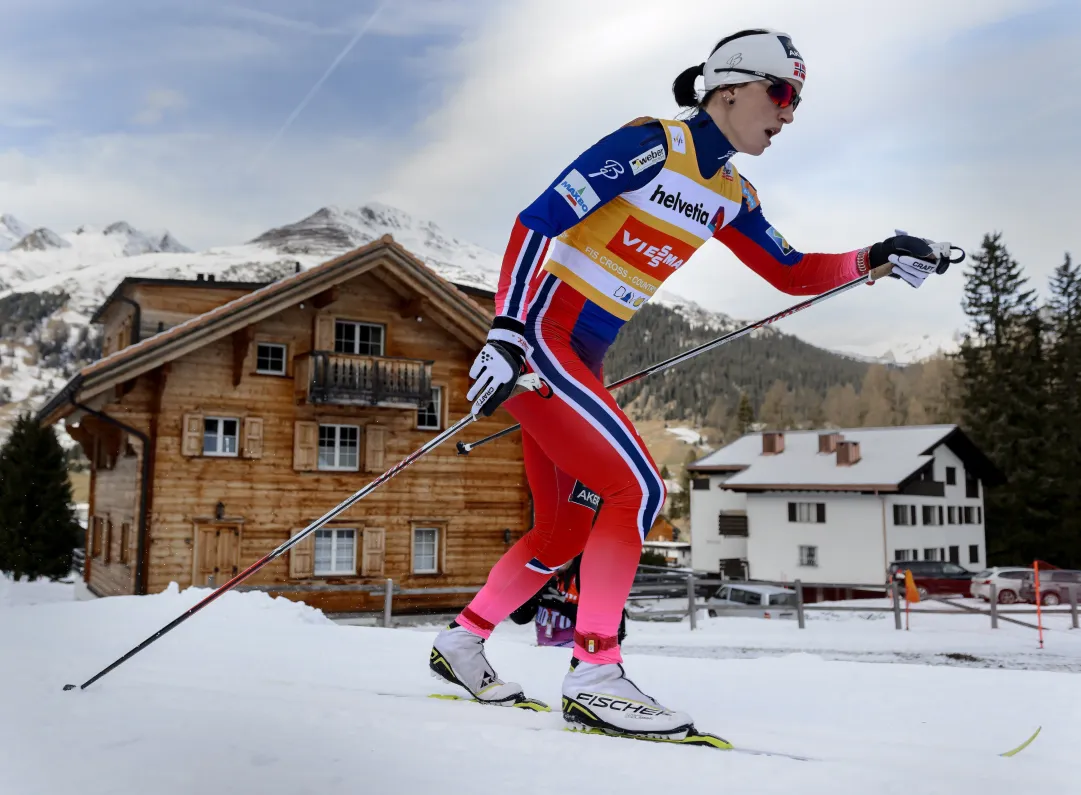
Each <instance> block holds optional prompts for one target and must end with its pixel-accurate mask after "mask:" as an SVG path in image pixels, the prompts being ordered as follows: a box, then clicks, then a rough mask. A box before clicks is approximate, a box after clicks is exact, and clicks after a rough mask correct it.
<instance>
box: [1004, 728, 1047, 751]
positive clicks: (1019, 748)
mask: <svg viewBox="0 0 1081 795" xmlns="http://www.w3.org/2000/svg"><path fill="white" fill-rule="evenodd" d="M1042 729H1043V726H1037V727H1036V731H1034V732H1033V733H1032V736H1031V737H1029V738H1028V739H1027V740H1025V741H1024V742H1023V743H1021V744H1020V745H1019V746H1017V747H1016V748H1011V749H1010V750H1009V751H1003V752H1002V753H1001V754H999V756H1016V755H1017V754H1019V753H1020V752H1021V751H1023V750H1025V749H1026V748H1028V747H1029V745H1031V744H1032V741H1033V740H1035V739H1036V736H1037V735H1038V734H1039V733H1040V731H1041V730H1042Z"/></svg>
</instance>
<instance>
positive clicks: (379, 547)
mask: <svg viewBox="0 0 1081 795" xmlns="http://www.w3.org/2000/svg"><path fill="white" fill-rule="evenodd" d="M385 557H386V531H385V530H383V529H382V528H379V527H365V528H364V557H363V560H362V562H361V569H360V573H361V576H363V577H382V576H383V562H384V559H385Z"/></svg>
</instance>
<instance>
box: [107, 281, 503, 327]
mask: <svg viewBox="0 0 1081 795" xmlns="http://www.w3.org/2000/svg"><path fill="white" fill-rule="evenodd" d="M298 272H299V271H298ZM139 284H152V285H155V286H163V287H185V288H192V287H195V288H199V287H202V288H205V289H217V290H248V291H253V290H258V289H260V288H263V287H266V286H267V285H268V284H273V282H230V281H218V280H217V279H215V278H214V274H207V275H206V278H203V274H199V278H198V279H165V278H161V277H156V276H126V277H124V279H123V280H122V281H121V282H120V284H118V285H117V286H116V287H115V288H114V289H113V291H112V292H111V293H109V296H108V298H106V299H105V301H103V302H102V304H101V306H99V307H98V308H97V309H95V310H94V314H93V315H91V317H90V322H91V323H100V322H101V319H102V318H103V317H104V316H105V312H106V311H107V310H108V309H109V307H111V306H112V305H113V304H114V303H116V302H117V301H118V300H120V299H121V297H122V296H123V295H124V291H125V288H127V287H132V286H135V285H139ZM451 284H453V285H454V286H455V287H456V288H458V289H459V290H460V291H462V292H463V293H465V294H466V295H470V296H473V297H475V298H487V299H491V298H495V292H493V291H492V290H485V289H484V288H483V287H476V286H474V285H472V284H459V283H458V282H451Z"/></svg>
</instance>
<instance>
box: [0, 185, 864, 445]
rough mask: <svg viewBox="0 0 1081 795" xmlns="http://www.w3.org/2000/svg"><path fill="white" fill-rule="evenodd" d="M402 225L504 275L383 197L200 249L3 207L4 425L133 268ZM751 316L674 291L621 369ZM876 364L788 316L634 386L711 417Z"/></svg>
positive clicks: (339, 247) (288, 253)
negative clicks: (795, 329)
mask: <svg viewBox="0 0 1081 795" xmlns="http://www.w3.org/2000/svg"><path fill="white" fill-rule="evenodd" d="M387 233H390V234H391V235H393V236H394V238H395V240H397V241H398V242H399V243H401V244H402V245H403V246H405V247H406V248H407V249H409V250H410V251H412V252H413V253H414V254H416V255H417V256H418V257H419V258H420V259H421V260H423V261H424V262H425V263H426V264H427V265H428V266H429V267H431V268H432V269H433V270H434V271H436V272H437V273H439V274H440V275H441V276H443V277H444V278H447V279H449V280H451V281H453V282H456V283H459V284H466V285H470V286H475V287H482V288H486V289H492V290H494V289H495V286H496V281H497V279H498V272H499V266H500V255H498V254H496V253H495V252H492V251H489V250H487V249H484V248H482V247H480V246H477V245H474V244H472V243H469V242H468V241H464V240H461V239H458V238H456V237H454V236H453V235H450V234H448V233H446V232H445V231H443V230H442V229H440V227H439V226H438V225H437V224H435V223H433V222H431V221H424V220H419V219H416V218H413V217H412V216H410V215H409V214H407V213H405V212H402V211H401V210H398V209H395V208H393V207H388V206H386V205H382V204H367V205H364V206H361V207H357V208H346V209H342V208H337V207H323V208H320V209H319V210H317V211H316V212H314V213H312V214H311V215H309V216H307V217H306V218H303V219H300V220H298V221H296V222H294V223H290V224H286V225H283V226H280V227H275V228H273V229H269V230H267V231H266V232H264V233H262V234H260V235H258V236H257V237H255V238H254V239H252V240H250V241H248V242H246V243H242V244H239V245H235V246H225V247H217V248H211V249H207V250H205V251H200V252H192V251H190V250H189V249H188V248H187V247H186V246H184V245H183V244H182V243H181V242H180V241H179V240H177V238H176V237H174V236H173V235H172V234H171V233H170V232H168V231H155V232H143V231H140V230H138V229H135V228H134V227H132V226H131V225H130V224H128V223H126V222H124V221H117V222H116V223H112V224H110V225H108V226H106V227H104V228H101V229H99V228H95V227H90V226H80V227H78V228H77V229H75V230H74V231H71V232H66V233H57V232H55V231H54V230H51V229H49V228H47V227H43V226H37V227H35V226H33V225H31V224H28V223H24V222H23V221H21V220H20V219H17V218H15V217H13V216H11V215H0V436H2V435H3V434H4V428H5V427H6V425H7V423H8V422H10V419H11V418H12V417H13V416H14V415H15V414H16V413H17V412H18V411H22V410H34V409H36V408H37V407H38V406H39V405H40V404H41V403H42V402H43V401H44V399H45V398H46V397H47V396H48V395H49V394H51V393H52V392H53V391H54V390H55V389H58V388H59V387H60V386H62V385H63V383H64V382H65V381H66V380H67V379H68V378H70V377H71V375H72V374H73V373H74V372H76V371H77V370H78V368H79V367H81V366H83V365H85V364H86V363H88V362H90V361H93V359H94V358H95V357H96V356H97V355H98V352H99V350H100V339H99V335H98V331H97V330H96V329H95V328H93V327H91V326H90V324H89V319H90V317H91V315H92V314H93V312H94V311H95V310H96V309H97V308H98V307H99V306H100V305H101V304H102V302H103V301H104V300H105V298H106V297H107V296H108V295H109V294H110V293H111V292H112V290H113V289H114V288H115V287H116V286H117V284H119V283H120V281H121V280H122V279H124V278H125V277H129V276H142V277H159V278H195V276H196V274H213V275H214V276H215V277H216V278H217V279H218V280H219V281H271V280H274V279H278V278H281V277H282V276H285V275H287V274H290V273H293V272H294V271H295V269H296V268H297V266H298V265H299V267H301V268H309V267H312V266H314V265H316V264H318V263H320V262H324V261H326V260H327V259H330V258H332V257H334V256H337V255H339V254H341V253H343V252H345V251H348V250H350V249H353V248H356V247H357V246H361V245H364V244H365V243H368V242H371V241H372V240H374V239H376V238H378V237H380V236H382V235H384V234H387ZM739 325H742V322H741V321H736V320H734V319H732V318H730V317H728V316H727V315H724V314H722V313H716V312H710V311H708V310H706V309H703V308H702V307H700V306H698V305H697V304H695V303H693V302H691V301H687V300H684V299H682V298H680V297H678V296H673V295H665V294H663V292H662V294H661V295H659V296H657V298H656V299H655V300H654V302H653V303H652V304H651V305H649V306H647V307H646V308H645V310H644V311H643V312H641V313H640V316H639V318H638V319H636V321H635V323H633V324H631V325H629V326H628V327H627V328H626V330H625V331H624V332H623V333H622V334H620V337H619V339H618V340H617V342H616V345H615V346H614V348H613V350H612V352H611V354H610V358H609V361H608V364H607V373H606V375H607V376H608V378H609V379H611V378H612V377H613V376H618V375H621V374H624V373H627V372H630V371H631V370H633V369H637V368H640V367H643V366H646V365H648V364H651V363H653V362H655V361H657V360H659V359H662V358H665V357H667V356H671V355H672V354H674V353H676V352H677V351H679V350H682V349H684V348H686V347H689V346H691V345H696V344H699V343H700V342H702V341H705V340H706V339H709V338H712V337H715V336H717V335H718V334H720V333H723V332H725V331H729V330H732V329H734V328H736V327H738V326H739ZM867 367H868V364H867V363H865V362H859V361H857V360H856V359H854V358H851V357H847V356H843V355H839V354H836V353H833V352H829V351H824V350H822V349H819V348H815V347H814V346H811V345H808V344H807V343H804V342H802V341H801V340H799V339H797V338H795V337H792V336H791V335H787V334H784V333H783V332H781V331H780V330H778V329H775V328H765V329H761V330H758V331H756V332H755V333H754V334H753V335H750V336H749V337H747V338H744V339H742V340H739V341H737V342H735V343H733V344H732V345H731V347H728V346H726V347H725V348H723V349H722V350H720V351H717V352H714V353H711V354H709V355H707V356H704V357H702V359H700V360H697V361H695V362H691V363H688V364H686V365H683V366H681V367H680V368H678V369H676V370H674V371H672V372H670V373H667V374H665V375H663V376H657V377H654V378H653V379H651V380H650V381H649V382H646V383H641V384H636V385H633V386H631V387H629V388H628V389H626V390H623V391H621V393H620V394H619V396H618V399H619V400H620V402H621V403H624V404H631V403H632V402H633V404H634V407H635V411H636V413H637V414H638V416H641V417H654V418H657V419H673V420H685V421H687V422H689V423H691V424H695V425H699V426H700V425H702V424H703V423H704V422H705V421H706V420H707V419H708V416H709V412H710V409H711V407H712V406H713V404H714V403H715V401H716V399H717V398H718V397H719V396H724V397H725V398H726V399H731V397H732V396H733V395H736V396H737V397H738V390H739V389H743V390H746V391H747V392H748V394H749V396H750V397H751V398H752V401H753V402H754V403H755V405H756V406H757V405H758V404H759V403H760V402H761V400H762V399H763V396H764V394H765V392H766V390H767V389H768V387H769V385H770V384H771V383H772V381H773V380H774V379H778V378H779V379H782V380H787V381H788V382H789V383H790V384H792V385H794V386H795V385H803V386H806V387H807V388H809V389H813V390H815V391H816V392H818V393H823V392H824V391H825V390H826V389H827V388H828V387H829V386H830V385H831V384H840V383H853V384H859V382H860V379H861V378H862V374H863V373H864V372H865V371H866V369H867Z"/></svg>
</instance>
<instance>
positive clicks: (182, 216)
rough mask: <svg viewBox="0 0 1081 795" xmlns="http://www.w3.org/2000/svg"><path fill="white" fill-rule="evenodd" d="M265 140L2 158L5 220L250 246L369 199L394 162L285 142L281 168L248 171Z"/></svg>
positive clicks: (73, 142)
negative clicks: (112, 226)
mask: <svg viewBox="0 0 1081 795" xmlns="http://www.w3.org/2000/svg"><path fill="white" fill-rule="evenodd" d="M263 143H264V140H263V139H262V138H256V137H253V136H245V135H238V134H235V133H230V134H228V135H225V134H217V133H198V134H196V133H189V134H176V133H172V134H170V133H158V134H133V133H132V134H111V135H99V136H91V137H75V136H70V137H59V136H58V137H54V138H52V139H50V140H49V141H48V143H47V144H46V145H45V148H44V150H43V151H42V152H40V153H37V154H36V155H35V156H33V157H31V156H29V155H27V154H25V153H23V152H20V151H18V150H13V149H12V150H6V151H5V150H2V149H0V197H3V199H2V201H3V204H2V209H0V212H9V213H12V214H13V215H15V216H16V217H17V218H20V219H23V220H24V221H25V222H26V223H27V224H30V225H32V226H37V225H45V226H49V227H50V228H52V229H53V230H54V231H57V232H64V231H69V230H71V229H74V228H75V227H76V226H78V225H80V224H84V223H88V224H92V225H96V226H103V225H106V224H109V223H112V222H114V221H118V220H125V221H128V222H129V223H131V224H133V225H134V226H136V227H139V228H148V229H149V228H168V229H169V230H170V231H172V232H173V234H174V235H175V236H176V237H177V238H178V239H179V240H180V241H181V242H183V243H185V244H187V245H189V246H192V247H195V248H205V247H209V246H217V245H232V244H235V243H240V242H243V241H244V240H249V239H251V238H252V237H254V236H255V235H257V234H259V233H261V232H263V231H265V230H266V229H268V228H269V227H271V226H275V225H280V224H285V223H291V222H293V221H295V220H297V219H299V218H301V217H303V216H305V215H308V214H309V213H311V212H313V211H315V210H316V209H318V208H319V207H321V206H324V205H327V204H340V205H344V206H353V205H357V204H360V203H362V202H363V201H365V200H367V199H369V198H371V197H370V196H369V195H367V193H366V192H365V189H364V186H365V185H368V184H371V182H372V180H373V179H374V178H375V177H376V176H378V175H379V173H380V169H382V168H383V167H384V166H383V163H382V161H380V160H379V159H378V158H373V157H372V152H373V151H381V152H385V153H386V154H387V155H388V157H390V158H393V157H395V156H396V154H397V152H396V150H395V149H394V148H393V147H392V146H390V145H388V144H385V143H381V142H375V141H372V140H370V139H363V138H340V137H331V136H326V137H323V138H320V139H318V140H309V141H307V142H305V143H304V144H296V143H290V142H288V141H284V142H282V143H281V144H280V145H279V148H278V150H277V152H278V155H277V158H276V162H275V163H274V164H273V165H269V166H267V167H266V168H264V169H262V170H260V171H258V172H256V173H250V172H249V171H248V170H247V169H246V168H245V167H244V166H245V164H246V163H247V162H248V161H249V160H250V157H251V153H252V152H253V151H256V150H257V149H258V147H259V146H261V145H262V144H263Z"/></svg>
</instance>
